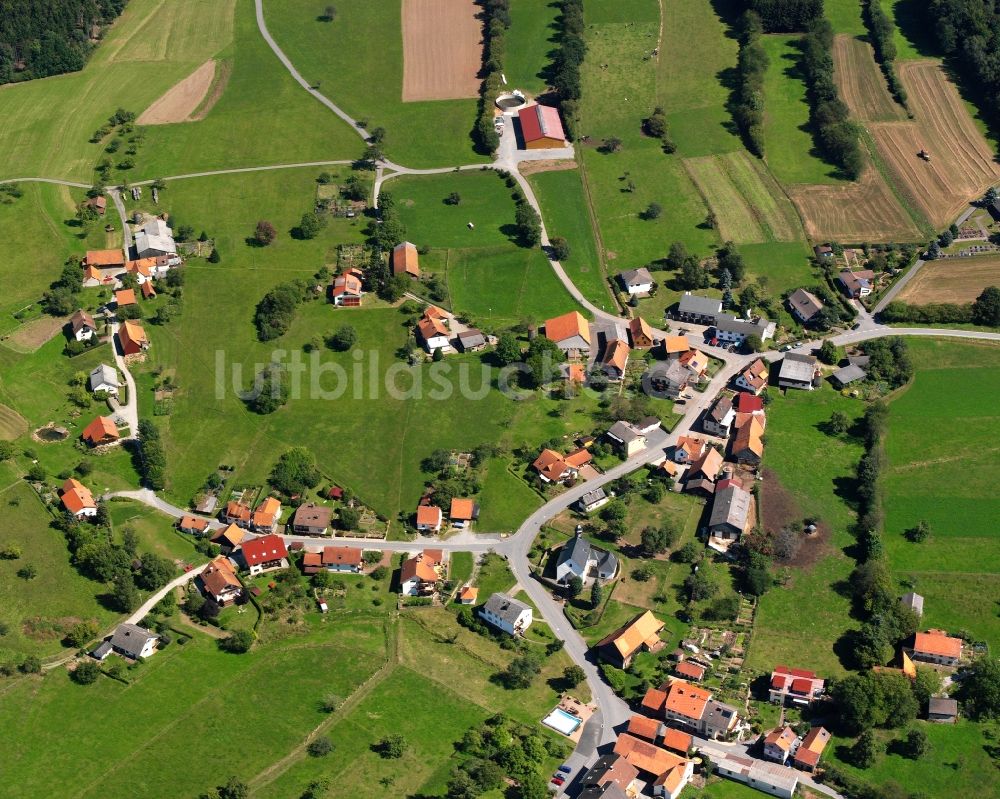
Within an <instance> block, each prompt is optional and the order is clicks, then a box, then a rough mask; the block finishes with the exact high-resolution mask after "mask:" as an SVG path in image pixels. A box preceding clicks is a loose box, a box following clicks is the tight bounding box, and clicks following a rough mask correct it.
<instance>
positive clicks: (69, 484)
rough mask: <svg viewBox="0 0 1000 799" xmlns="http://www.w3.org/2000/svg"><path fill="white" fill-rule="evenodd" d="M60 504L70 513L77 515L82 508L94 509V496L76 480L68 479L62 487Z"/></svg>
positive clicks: (95, 505)
mask: <svg viewBox="0 0 1000 799" xmlns="http://www.w3.org/2000/svg"><path fill="white" fill-rule="evenodd" d="M61 498H62V503H63V505H64V506H65V507H66V510H68V511H69V512H70V513H74V514H75V513H79V512H80V511H82V510H83V509H84V508H96V507H97V503H96V502H94V495H93V494H91V493H90V489H89V488H87V487H86V486H85V485H84V484H83V483H81V482H79V481H78V480H74V479H73V478H72V477H71V478H69V479H68V480H67V481H66V482H65V483H63V486H62V497H61Z"/></svg>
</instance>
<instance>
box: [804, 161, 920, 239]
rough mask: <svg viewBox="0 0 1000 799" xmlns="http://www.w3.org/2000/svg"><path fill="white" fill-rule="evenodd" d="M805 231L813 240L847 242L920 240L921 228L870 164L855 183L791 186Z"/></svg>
mask: <svg viewBox="0 0 1000 799" xmlns="http://www.w3.org/2000/svg"><path fill="white" fill-rule="evenodd" d="M787 190H788V195H789V196H790V197H791V198H792V201H793V202H794V203H795V205H796V206H798V209H799V213H800V214H801V215H802V219H803V221H804V223H805V228H806V233H807V234H808V235H809V238H811V239H813V240H814V241H827V240H834V241H840V242H844V243H859V242H864V241H869V242H872V243H879V242H890V241H918V240H919V239H920V238H921V232H920V228H918V227H917V225H916V224H915V223H914V221H913V220H912V219H911V218H910V215H909V214H908V213H907V212H906V209H905V208H903V206H902V205H900V203H899V200H897V199H896V196H895V195H894V194H893V193H892V190H891V189H890V188H889V186H888V185H887V184H886V182H885V179H884V178H883V177H882V175H881V174H880V173H879V172H877V171H876V170H875V168H874V167H871V166H869V167H868V168H867V169H866V170H865V172H864V174H863V175H862V176H861V179H860V180H859V181H857V182H856V183H845V184H841V185H838V186H826V185H816V186H789V187H788V189H787Z"/></svg>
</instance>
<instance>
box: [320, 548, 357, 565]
mask: <svg viewBox="0 0 1000 799" xmlns="http://www.w3.org/2000/svg"><path fill="white" fill-rule="evenodd" d="M363 556H364V553H362V551H361V549H360V548H359V547H323V565H324V566H360V565H361V560H362V558H363Z"/></svg>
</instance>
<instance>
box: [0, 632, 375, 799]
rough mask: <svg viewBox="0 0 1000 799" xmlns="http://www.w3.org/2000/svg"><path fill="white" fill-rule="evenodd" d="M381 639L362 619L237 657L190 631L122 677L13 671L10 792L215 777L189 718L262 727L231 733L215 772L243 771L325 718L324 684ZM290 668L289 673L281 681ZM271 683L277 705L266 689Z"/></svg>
mask: <svg viewBox="0 0 1000 799" xmlns="http://www.w3.org/2000/svg"><path fill="white" fill-rule="evenodd" d="M384 643H385V639H384V635H383V631H382V629H381V626H380V625H372V624H371V621H370V620H361V619H358V620H354V621H346V622H339V623H337V624H336V626H334V627H331V628H328V629H327V630H325V631H322V632H315V633H309V634H306V635H303V636H296V637H294V638H288V639H285V640H284V641H283V642H281V643H279V644H275V645H271V646H267V647H262V648H260V649H258V650H255V651H254V653H253V654H251V655H247V656H238V655H229V654H226V653H224V652H221V651H219V650H218V648H217V647H216V645H215V641H214V640H212V639H210V638H208V637H206V636H202V635H199V634H197V633H195V637H194V638H193V639H192V640H191V641H190V642H188V643H187V644H186V645H184V646H181V645H179V644H177V643H174V644H172V645H171V646H169V647H168V648H167V649H165V650H164V651H163V652H161V653H159V654H157V655H155V656H154V657H153V658H152V659H150V660H149V662H148V663H146V664H144V665H142V666H140V667H139V668H138V670H137V671H134V672H130V679H132V682H131V684H130V685H122V684H121V683H118V682H116V681H114V680H111V679H108V678H102V679H100V680H98V682H97V683H95V684H94V685H92V686H86V687H84V686H79V685H76V684H75V683H73V682H71V681H70V680H69V678H68V677H67V674H66V671H65V670H64V669H56V670H54V671H53V672H51V673H49V674H47V675H46V676H45V677H42V678H38V677H35V678H30V679H24V680H21V681H20V682H18V683H17V684H15V685H14V686H13V687H12V688H10V689H9V690H8V691H7V692H6V694H5V696H4V702H3V705H2V707H0V729H2V730H4V733H3V734H2V735H0V737H2V740H3V745H4V748H5V750H6V751H7V752H8V754H9V757H8V760H7V766H6V774H7V776H8V777H9V779H10V788H9V792H10V791H12V793H9V795H10V796H11V797H33V796H38V795H39V794H40V793H42V792H43V791H52V792H55V793H58V794H60V795H69V794H70V793H72V794H73V795H78V796H81V797H91V796H95V797H96V796H116V797H118V796H120V797H126V796H135V795H136V793H137V792H138V793H140V794H141V795H143V796H149V797H173V796H177V795H178V794H179V793H180V794H183V795H195V794H197V793H199V792H201V791H203V790H207V789H208V788H210V787H212V786H214V785H216V784H218V782H221V781H222V780H224V779H225V777H220V776H219V769H218V758H217V755H216V752H215V751H214V749H213V748H212V747H197V746H195V747H192V746H191V736H190V731H191V729H192V727H193V726H197V728H198V729H199V730H201V731H202V732H203V734H205V735H208V736H209V737H210V738H212V739H221V738H224V737H226V736H227V735H230V734H231V732H230V731H231V730H232V729H233V727H234V726H238V725H244V724H245V725H251V726H253V727H260V728H261V729H264V728H266V729H267V735H266V736H251V737H250V738H248V739H247V740H245V741H243V742H242V743H241V745H240V758H239V764H233V768H232V769H231V770H227V771H226V772H225V774H226V775H228V774H229V773H231V772H234V773H238V774H239V775H240V776H241V778H242V779H248V778H249V777H251V776H252V775H253V774H255V773H256V772H257V771H259V770H261V769H263V768H264V767H266V766H268V765H270V764H271V763H272V762H273V761H274V760H275V759H277V757H280V756H282V755H284V754H285V753H286V752H288V751H289V750H290V749H292V748H293V747H294V746H296V745H297V744H299V743H300V742H301V741H302V740H303V739H304V737H305V736H306V734H307V733H308V732H309V731H310V730H312V729H313V728H314V727H315V726H316V725H317V724H318V723H319V722H320V721H321V720H322V719H323V718H324V716H323V714H322V712H321V710H320V708H319V703H320V701H321V700H322V698H323V697H324V695H326V694H327V693H336V694H339V695H341V696H347V695H349V694H350V693H351V692H352V691H353V690H354V688H355V687H356V686H357V685H359V684H360V683H361V682H362V681H363V680H364V679H365V678H366V677H367V676H368V675H369V674H371V673H372V672H373V671H374V670H375V668H376V667H377V665H378V664H379V663H380V662H381V660H382V658H383V657H384ZM289 674H294V675H295V679H294V680H291V681H289V680H288V679H287V676H288V675H289ZM277 685H280V686H282V688H281V695H282V703H281V712H279V713H276V712H275V706H274V704H273V702H272V701H269V699H268V698H269V697H273V694H274V690H275V686H277ZM95 707H100V709H101V711H100V716H101V719H102V729H103V732H102V734H101V735H94V734H93V724H94V715H93V710H94V708H95ZM180 761H183V762H184V768H183V769H181V770H178V769H177V768H175V767H173V766H176V764H177V763H178V762H180ZM43 763H44V766H43ZM171 764H173V766H172V765H171ZM132 767H136V768H139V769H141V770H140V772H139V776H135V775H133V776H132V777H130V778H129V779H124V778H123V777H124V771H125V770H126V769H131V768H132ZM43 786H44V787H43Z"/></svg>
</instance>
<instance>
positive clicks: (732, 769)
mask: <svg viewBox="0 0 1000 799" xmlns="http://www.w3.org/2000/svg"><path fill="white" fill-rule="evenodd" d="M719 754H720V755H721V757H713V758H712V763H713V764H714V766H715V773H716V774H718V775H719V776H721V777H728V778H729V779H731V780H735V781H736V782H742V783H743V784H744V785H749V786H750V787H751V788H755V789H757V790H758V791H762V792H764V793H768V794H771V796H778V797H780V799H792V797H793V796H794V795H795V789H796V788H797V787H798V784H799V775H798V774H797V773H796V772H795V771H794V770H793V769H790V768H787V767H785V766H779V765H778V764H777V763H768V762H766V761H764V760H756V759H754V758H752V757H748V756H747V755H738V754H734V753H732V752H719Z"/></svg>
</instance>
